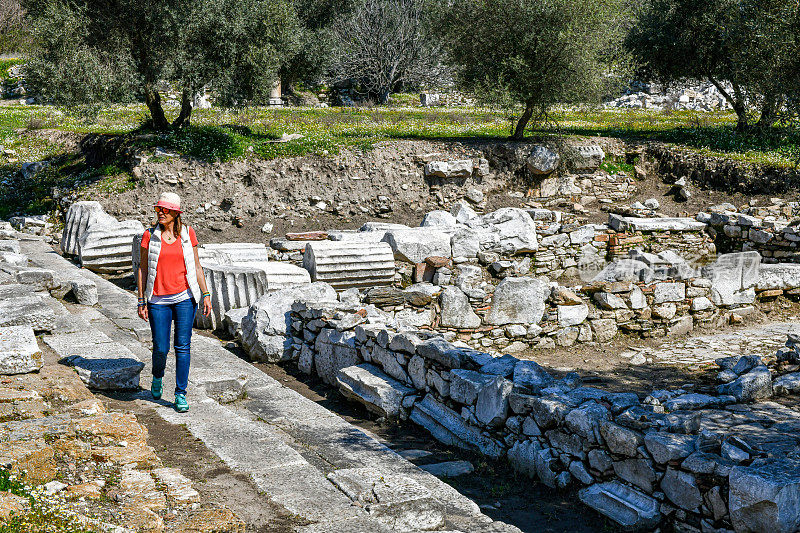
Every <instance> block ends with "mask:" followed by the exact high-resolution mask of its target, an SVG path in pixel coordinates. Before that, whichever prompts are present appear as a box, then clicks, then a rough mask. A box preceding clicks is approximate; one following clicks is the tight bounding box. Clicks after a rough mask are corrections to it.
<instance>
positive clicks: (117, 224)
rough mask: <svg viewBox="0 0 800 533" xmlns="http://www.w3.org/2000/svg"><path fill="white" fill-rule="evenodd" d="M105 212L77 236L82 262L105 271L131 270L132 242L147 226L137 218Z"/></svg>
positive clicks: (84, 264)
mask: <svg viewBox="0 0 800 533" xmlns="http://www.w3.org/2000/svg"><path fill="white" fill-rule="evenodd" d="M106 216H107V217H108V218H107V219H104V220H96V219H94V218H92V219H91V221H90V222H91V223H90V224H89V226H87V228H86V230H85V231H84V232H83V234H82V235H81V237H80V239H78V257H79V258H80V261H81V266H82V267H84V268H87V269H89V270H92V271H94V272H102V273H111V272H120V271H124V270H131V269H132V268H133V262H132V260H131V243H132V242H133V238H134V237H135V236H138V235H141V234H142V233H144V226H143V225H142V223H141V222H139V221H138V220H122V221H117V220H116V219H115V218H114V217H111V216H110V215H106Z"/></svg>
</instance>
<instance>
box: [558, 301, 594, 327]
mask: <svg viewBox="0 0 800 533" xmlns="http://www.w3.org/2000/svg"><path fill="white" fill-rule="evenodd" d="M557 314H558V325H559V326H561V327H567V326H577V325H578V324H582V323H583V322H584V321H585V320H586V318H587V317H588V316H589V306H588V305H586V304H585V303H581V304H580V305H559V306H558V307H557Z"/></svg>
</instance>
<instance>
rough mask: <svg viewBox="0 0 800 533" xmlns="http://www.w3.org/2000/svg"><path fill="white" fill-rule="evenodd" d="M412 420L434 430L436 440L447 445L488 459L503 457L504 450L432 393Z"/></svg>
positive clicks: (421, 404) (415, 405)
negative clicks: (473, 452) (479, 454)
mask: <svg viewBox="0 0 800 533" xmlns="http://www.w3.org/2000/svg"><path fill="white" fill-rule="evenodd" d="M410 418H411V421H413V422H414V423H416V424H419V425H420V426H422V427H424V428H425V429H427V430H428V431H430V433H431V435H433V437H434V438H435V439H436V440H438V441H440V442H443V443H445V444H450V445H453V446H457V447H459V448H462V449H465V450H472V451H476V452H479V453H482V454H483V455H486V456H488V457H492V458H495V459H496V458H499V457H501V456H502V455H503V454H504V449H503V447H502V446H501V445H500V444H498V443H497V442H496V441H494V439H492V438H491V437H488V436H486V435H484V434H482V433H481V432H480V431H479V430H478V428H476V427H474V426H470V425H468V424H467V423H466V422H465V420H464V419H463V418H462V417H461V416H460V415H459V414H458V413H456V412H454V411H453V410H451V409H449V408H448V407H446V406H445V405H444V404H442V403H441V402H439V401H438V400H436V398H434V397H433V396H432V395H431V394H428V395H426V396H425V398H423V399H422V401H419V402H417V403H415V404H414V408H413V410H412V411H411V417H410Z"/></svg>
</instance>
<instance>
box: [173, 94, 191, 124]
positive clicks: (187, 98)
mask: <svg viewBox="0 0 800 533" xmlns="http://www.w3.org/2000/svg"><path fill="white" fill-rule="evenodd" d="M191 115H192V93H191V92H190V91H189V90H188V89H184V90H183V94H182V95H181V112H180V114H179V115H178V118H176V119H175V121H174V122H173V123H172V127H173V128H174V129H176V130H179V129H181V128H182V127H184V126H188V125H189V119H190V118H191Z"/></svg>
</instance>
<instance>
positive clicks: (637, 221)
mask: <svg viewBox="0 0 800 533" xmlns="http://www.w3.org/2000/svg"><path fill="white" fill-rule="evenodd" d="M611 222H612V220H611V219H610V218H609V224H610V225H611V227H612V228H614V229H616V230H617V231H631V232H633V231H644V232H661V231H702V230H704V229H705V228H706V224H705V223H703V222H698V221H697V220H695V219H693V218H683V217H680V218H678V217H675V218H635V217H620V216H615V217H614V220H613V222H614V223H613V224H611ZM615 226H616V227H615Z"/></svg>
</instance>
